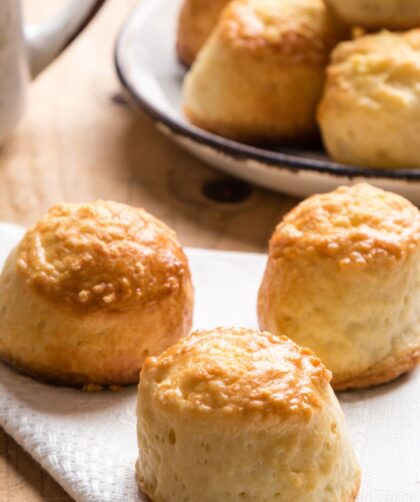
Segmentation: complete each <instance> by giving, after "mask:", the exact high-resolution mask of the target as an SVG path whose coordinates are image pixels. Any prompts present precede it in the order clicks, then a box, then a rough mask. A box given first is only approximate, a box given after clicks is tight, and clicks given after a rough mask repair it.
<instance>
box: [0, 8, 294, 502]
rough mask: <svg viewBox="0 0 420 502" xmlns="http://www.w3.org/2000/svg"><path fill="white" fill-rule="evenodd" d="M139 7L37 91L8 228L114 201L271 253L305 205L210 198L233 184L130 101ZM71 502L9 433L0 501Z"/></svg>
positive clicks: (14, 164)
mask: <svg viewBox="0 0 420 502" xmlns="http://www.w3.org/2000/svg"><path fill="white" fill-rule="evenodd" d="M60 3H63V0H60V2H56V3H54V8H58V6H59V4H60ZM136 3H137V2H136V1H134V0H109V1H108V3H107V4H106V5H105V7H104V8H103V10H102V11H101V12H100V14H99V15H98V17H97V18H96V19H95V21H94V22H93V23H92V25H91V26H90V27H89V28H88V29H87V31H86V32H85V33H84V34H83V35H82V36H81V37H80V39H79V40H77V41H76V43H75V44H74V45H73V46H72V47H71V48H70V49H69V50H68V51H67V52H66V53H65V54H64V55H63V56H62V57H61V58H60V59H59V60H58V61H57V62H55V63H54V64H53V65H52V66H51V67H50V68H49V69H48V70H46V71H45V72H44V73H43V74H42V75H41V76H40V77H39V78H38V79H37V80H36V82H34V83H33V84H32V86H31V89H30V93H29V99H28V109H27V112H26V115H25V117H24V119H23V120H22V122H21V124H20V125H19V127H18V129H17V130H16V131H15V132H14V133H13V135H12V136H11V137H10V139H9V140H8V142H7V143H6V144H5V145H4V146H3V148H2V149H1V151H0V220H3V221H11V222H16V223H21V224H24V225H29V224H31V223H33V222H34V221H35V220H36V219H37V218H38V217H40V216H41V215H42V214H43V213H44V212H45V211H46V210H47V208H48V207H49V206H50V205H52V204H54V203H55V202H57V201H60V200H66V201H75V202H77V201H87V200H94V199H98V198H102V199H114V200H118V201H122V202H126V203H129V204H133V205H138V206H144V207H145V208H146V209H148V210H149V211H150V212H152V213H153V214H155V215H156V216H158V217H159V218H161V219H163V220H164V221H166V222H167V223H168V224H169V225H170V226H172V227H173V228H174V229H175V230H176V231H177V233H178V236H179V238H180V240H181V241H182V243H183V244H184V245H189V246H201V247H209V248H217V249H235V250H250V251H264V250H265V248H266V243H267V239H268V237H269V235H270V233H271V231H272V229H273V227H274V225H275V224H276V223H277V221H278V220H279V219H280V217H281V215H282V214H283V213H284V212H285V211H286V210H288V209H289V208H290V207H291V206H292V205H294V204H295V203H296V200H295V199H292V198H289V197H286V196H281V195H278V194H274V193H270V192H268V191H265V190H260V189H257V188H252V187H251V190H250V191H251V195H250V196H249V197H248V198H246V200H245V201H243V202H241V203H239V204H223V203H218V202H215V201H213V200H211V199H209V198H208V197H206V196H205V195H204V191H205V189H206V187H208V184H209V183H210V184H211V183H214V182H221V183H222V184H226V183H227V184H228V188H229V183H230V182H229V181H228V179H227V178H226V177H225V176H223V175H221V174H219V173H218V172H216V171H214V170H213V169H210V168H209V167H207V166H206V165H204V164H203V163H202V162H200V161H199V160H197V159H195V158H193V157H191V156H190V155H189V154H187V153H186V152H184V151H182V150H181V149H180V148H179V147H178V146H176V145H174V144H173V143H171V142H170V141H169V140H168V139H166V138H164V137H163V136H162V135H161V134H160V133H159V132H157V131H156V130H155V129H154V127H153V125H152V124H151V123H150V122H149V121H148V120H147V119H146V118H145V117H142V116H139V115H138V114H135V113H133V111H132V110H131V109H130V108H129V107H128V106H127V105H126V104H125V103H124V102H123V101H122V100H121V98H120V87H119V84H118V82H117V79H116V77H115V73H114V69H113V64H112V54H113V45H114V40H115V36H116V34H117V31H118V29H119V26H120V25H121V23H122V22H123V20H124V19H125V17H126V15H127V14H128V13H129V12H130V10H131V9H132V8H133V7H134V5H135V4H136ZM51 5H52V2H50V1H49V0H30V1H29V0H26V2H25V7H26V13H27V16H28V18H30V19H31V20H40V19H44V18H45V17H46V15H47V13H49V12H50V9H51ZM233 188H234V189H235V184H234V186H233ZM69 500H71V499H70V498H69V497H68V496H67V495H66V494H65V493H64V491H63V490H62V489H61V488H60V487H59V486H58V485H57V484H56V483H55V482H54V481H53V480H52V479H51V478H50V477H49V475H48V474H46V473H45V472H43V470H42V469H41V468H40V467H39V466H38V465H37V464H36V463H35V462H33V461H32V460H31V458H30V457H29V456H28V455H27V454H26V453H25V452H24V451H23V450H22V449H21V448H20V447H19V446H18V445H17V444H16V443H15V442H14V441H13V440H12V439H11V438H10V437H9V436H7V435H6V434H5V433H4V432H3V431H1V430H0V501H1V502H38V501H49V502H64V501H69ZM116 502H117V501H116Z"/></svg>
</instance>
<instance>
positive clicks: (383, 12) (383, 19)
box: [324, 0, 420, 30]
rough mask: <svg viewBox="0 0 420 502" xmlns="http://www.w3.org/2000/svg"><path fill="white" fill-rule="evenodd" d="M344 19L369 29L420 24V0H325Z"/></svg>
mask: <svg viewBox="0 0 420 502" xmlns="http://www.w3.org/2000/svg"><path fill="white" fill-rule="evenodd" d="M324 1H325V3H326V4H327V5H329V6H330V7H331V8H332V9H333V10H334V11H335V12H336V14H337V16H339V17H340V19H342V20H343V21H345V22H347V23H349V24H351V25H354V26H360V27H362V28H367V29H381V28H388V29H390V30H392V29H397V30H404V29H408V28H415V27H416V26H420V0H324Z"/></svg>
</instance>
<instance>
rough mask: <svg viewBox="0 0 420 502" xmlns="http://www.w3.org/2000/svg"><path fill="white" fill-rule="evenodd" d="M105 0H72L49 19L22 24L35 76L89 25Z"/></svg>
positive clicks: (30, 65) (30, 66)
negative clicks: (40, 22) (31, 23)
mask: <svg viewBox="0 0 420 502" xmlns="http://www.w3.org/2000/svg"><path fill="white" fill-rule="evenodd" d="M104 2H105V0H72V1H69V2H68V3H67V5H65V7H64V8H63V9H62V10H61V11H60V12H59V13H58V14H57V15H56V16H54V17H53V18H52V19H50V20H49V21H47V22H45V23H43V24H41V25H39V26H38V25H36V26H28V27H26V28H25V40H26V45H27V52H28V59H29V69H30V72H31V76H32V78H35V77H36V76H37V75H38V74H39V73H40V72H41V71H42V70H43V69H44V68H46V67H47V66H48V65H49V64H50V63H51V62H52V61H53V60H54V59H55V58H56V57H57V56H58V55H59V54H60V53H61V52H62V51H63V50H64V49H65V48H66V47H67V46H68V45H69V44H70V43H71V42H72V41H73V40H74V39H75V38H76V37H77V36H78V35H79V33H81V31H82V30H83V29H84V28H85V27H86V26H87V25H88V23H89V22H90V21H91V19H92V18H93V17H94V16H95V14H96V13H97V12H98V10H99V9H100V8H101V6H102V4H103V3H104Z"/></svg>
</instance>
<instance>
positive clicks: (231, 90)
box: [183, 0, 348, 143]
mask: <svg viewBox="0 0 420 502" xmlns="http://www.w3.org/2000/svg"><path fill="white" fill-rule="evenodd" d="M347 34H348V33H347V28H344V27H343V25H342V24H341V23H340V22H339V21H338V20H337V19H336V18H335V16H334V15H333V14H332V13H331V12H330V11H329V10H328V8H327V7H326V6H325V5H324V3H323V1H322V0H282V1H278V0H234V1H233V2H231V3H229V4H228V6H227V7H226V8H225V9H224V10H223V12H222V14H221V17H220V18H219V21H218V24H217V25H216V28H215V29H214V30H213V32H212V34H211V36H210V38H209V39H208V40H207V42H206V43H205V44H204V47H203V48H202V50H201V51H200V53H199V55H198V57H197V59H196V60H195V62H194V64H193V66H192V68H191V71H190V72H189V74H188V75H187V77H186V79H185V81H184V89H183V93H184V102H183V106H184V112H185V114H186V116H187V118H188V119H189V120H190V121H191V122H192V123H193V124H195V125H197V126H198V127H201V128H203V129H207V130H209V131H211V132H214V133H216V134H219V135H221V136H225V137H228V138H232V139H236V140H239V141H245V142H256V143H261V142H266V143H269V142H278V141H284V142H297V141H303V140H305V138H306V139H307V138H308V137H312V136H314V135H315V133H316V131H317V129H316V123H315V112H316V108H317V105H318V102H319V100H320V98H321V95H322V88H323V84H324V77H325V67H326V65H327V62H328V59H329V54H330V50H331V49H332V48H333V47H334V46H335V45H336V44H337V42H338V41H339V40H342V39H343V38H345V37H346V36H347Z"/></svg>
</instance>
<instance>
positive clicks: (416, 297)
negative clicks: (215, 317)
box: [258, 184, 420, 390]
mask: <svg viewBox="0 0 420 502" xmlns="http://www.w3.org/2000/svg"><path fill="white" fill-rule="evenodd" d="M258 315H259V321H260V326H261V328H262V329H268V330H270V331H272V332H273V333H278V334H281V333H287V335H288V336H290V338H292V339H293V340H294V341H295V342H296V343H299V344H300V345H303V346H306V347H309V348H310V349H312V350H313V351H314V352H315V353H316V354H317V356H319V357H320V358H321V360H322V362H323V363H324V364H325V365H326V366H327V368H328V369H330V370H331V371H332V373H333V379H332V386H333V388H334V389H338V390H341V389H346V388H356V387H369V386H372V385H376V384H380V383H384V382H388V381H390V380H393V379H395V378H397V377H398V376H399V375H401V374H402V373H404V372H407V371H409V370H411V369H412V368H413V367H414V366H415V365H416V364H417V362H418V359H419V357H420V213H419V210H418V209H417V208H416V207H415V206H413V205H412V204H411V203H410V202H408V201H407V200H406V199H404V198H403V197H400V196H399V195H395V194H393V193H390V192H385V191H383V190H380V189H379V188H375V187H372V186H370V185H368V184H358V185H354V186H352V187H341V188H338V189H337V190H335V191H333V192H331V193H327V194H323V195H314V196H312V197H309V198H308V199H306V200H305V201H303V202H302V203H301V204H299V205H298V206H297V207H296V208H294V209H293V210H292V211H290V213H288V214H287V215H286V216H285V217H284V218H283V221H282V222H281V223H280V224H279V225H278V226H277V228H276V229H275V231H274V233H273V236H272V237H271V241H270V250H269V258H268V263H267V268H266V271H265V275H264V278H263V281H262V284H261V288H260V292H259V298H258Z"/></svg>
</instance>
